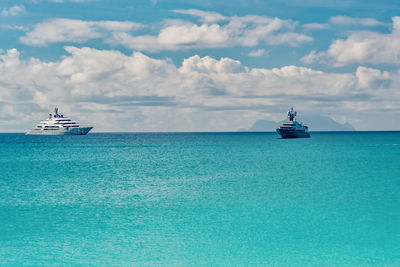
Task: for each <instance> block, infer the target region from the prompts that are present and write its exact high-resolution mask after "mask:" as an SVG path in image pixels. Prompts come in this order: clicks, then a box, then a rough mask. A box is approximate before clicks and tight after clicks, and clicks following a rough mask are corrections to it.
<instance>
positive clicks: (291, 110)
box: [288, 107, 297, 121]
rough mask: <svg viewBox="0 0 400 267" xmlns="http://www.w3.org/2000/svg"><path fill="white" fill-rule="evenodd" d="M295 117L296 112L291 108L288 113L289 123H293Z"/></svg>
mask: <svg viewBox="0 0 400 267" xmlns="http://www.w3.org/2000/svg"><path fill="white" fill-rule="evenodd" d="M296 115H297V112H296V111H293V107H291V108H290V110H289V111H288V118H289V121H295V120H296Z"/></svg>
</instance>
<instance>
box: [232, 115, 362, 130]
mask: <svg viewBox="0 0 400 267" xmlns="http://www.w3.org/2000/svg"><path fill="white" fill-rule="evenodd" d="M301 121H303V122H304V123H305V124H306V125H307V126H308V127H309V129H310V131H355V129H354V127H353V125H351V124H350V123H348V122H347V123H344V124H341V123H338V122H336V121H335V120H333V119H332V118H329V117H325V116H304V117H302V119H301ZM282 122H283V121H280V122H276V121H270V120H257V121H255V122H254V124H253V125H252V126H251V127H250V128H248V129H246V128H241V129H239V130H238V132H274V131H275V129H276V128H278V127H279V125H281V124H282Z"/></svg>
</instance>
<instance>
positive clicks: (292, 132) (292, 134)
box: [276, 128, 310, 138]
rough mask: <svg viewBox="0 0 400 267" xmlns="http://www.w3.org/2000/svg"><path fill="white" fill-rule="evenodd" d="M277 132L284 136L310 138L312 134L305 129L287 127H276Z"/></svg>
mask: <svg viewBox="0 0 400 267" xmlns="http://www.w3.org/2000/svg"><path fill="white" fill-rule="evenodd" d="M276 132H277V133H278V134H279V135H280V136H281V137H282V138H309V137H310V134H309V133H308V132H306V131H304V130H286V129H280V128H278V129H276Z"/></svg>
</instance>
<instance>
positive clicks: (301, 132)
mask: <svg viewBox="0 0 400 267" xmlns="http://www.w3.org/2000/svg"><path fill="white" fill-rule="evenodd" d="M287 116H288V119H289V120H288V121H286V122H284V123H283V124H282V125H281V126H280V127H279V128H278V129H276V132H277V133H278V134H279V135H280V136H281V137H282V138H304V137H310V134H309V133H308V126H305V125H304V124H302V123H300V122H298V121H296V116H297V112H296V111H293V108H291V109H290V110H289V112H288V115H287Z"/></svg>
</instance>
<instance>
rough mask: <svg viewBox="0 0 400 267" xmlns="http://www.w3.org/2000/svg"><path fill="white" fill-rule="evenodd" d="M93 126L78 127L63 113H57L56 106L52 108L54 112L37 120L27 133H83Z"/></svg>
mask: <svg viewBox="0 0 400 267" xmlns="http://www.w3.org/2000/svg"><path fill="white" fill-rule="evenodd" d="M92 128H93V127H80V126H79V124H78V123H77V122H76V121H73V120H71V119H69V118H67V117H64V115H63V114H58V108H57V107H56V108H55V109H54V114H51V113H50V114H49V118H48V119H45V120H42V121H41V122H39V123H38V124H37V125H36V126H35V128H33V129H31V130H29V131H28V132H27V133H26V134H27V135H85V134H87V133H88V132H89V131H90V130H91V129H92Z"/></svg>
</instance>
